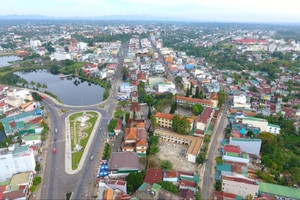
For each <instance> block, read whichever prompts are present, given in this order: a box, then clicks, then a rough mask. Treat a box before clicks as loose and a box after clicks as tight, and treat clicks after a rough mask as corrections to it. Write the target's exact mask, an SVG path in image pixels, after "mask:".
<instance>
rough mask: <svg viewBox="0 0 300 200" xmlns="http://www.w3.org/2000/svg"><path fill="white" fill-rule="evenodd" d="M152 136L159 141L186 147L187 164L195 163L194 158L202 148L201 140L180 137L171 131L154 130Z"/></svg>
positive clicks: (186, 136) (187, 136) (191, 137)
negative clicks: (156, 136) (157, 137)
mask: <svg viewBox="0 0 300 200" xmlns="http://www.w3.org/2000/svg"><path fill="white" fill-rule="evenodd" d="M154 135H158V136H160V140H161V141H163V142H168V143H177V144H185V145H188V150H187V152H186V159H187V160H188V161H189V162H193V163H195V162H196V157H197V155H198V153H199V151H200V148H201V146H202V142H203V141H202V138H199V137H193V136H190V135H180V134H177V133H175V132H172V131H167V130H162V129H156V130H155V131H154Z"/></svg>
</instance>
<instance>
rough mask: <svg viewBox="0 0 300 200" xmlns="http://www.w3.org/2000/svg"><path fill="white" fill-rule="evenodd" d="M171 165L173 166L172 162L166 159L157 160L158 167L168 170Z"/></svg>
mask: <svg viewBox="0 0 300 200" xmlns="http://www.w3.org/2000/svg"><path fill="white" fill-rule="evenodd" d="M172 167H173V164H172V163H171V162H170V161H168V160H161V161H160V162H159V168H161V169H163V170H170V169H172Z"/></svg>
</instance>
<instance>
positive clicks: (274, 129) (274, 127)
mask: <svg viewBox="0 0 300 200" xmlns="http://www.w3.org/2000/svg"><path fill="white" fill-rule="evenodd" d="M267 132H269V133H272V134H274V135H279V134H280V126H278V125H276V124H270V123H269V124H268V126H267Z"/></svg>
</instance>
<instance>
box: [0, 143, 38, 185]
mask: <svg viewBox="0 0 300 200" xmlns="http://www.w3.org/2000/svg"><path fill="white" fill-rule="evenodd" d="M0 160H1V162H0V171H1V173H0V181H5V180H7V179H10V178H11V177H12V176H13V175H14V174H17V173H21V172H35V165H36V163H35V158H34V153H33V150H32V149H30V148H29V145H23V146H20V145H19V144H13V145H10V146H9V148H8V149H0Z"/></svg>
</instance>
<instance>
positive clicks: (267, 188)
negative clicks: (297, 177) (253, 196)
mask: <svg viewBox="0 0 300 200" xmlns="http://www.w3.org/2000/svg"><path fill="white" fill-rule="evenodd" d="M258 184H259V192H260V194H267V195H271V196H275V197H276V199H289V200H296V199H300V190H299V189H297V188H292V187H286V186H282V185H275V184H271V183H264V182H258Z"/></svg>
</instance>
